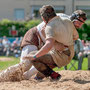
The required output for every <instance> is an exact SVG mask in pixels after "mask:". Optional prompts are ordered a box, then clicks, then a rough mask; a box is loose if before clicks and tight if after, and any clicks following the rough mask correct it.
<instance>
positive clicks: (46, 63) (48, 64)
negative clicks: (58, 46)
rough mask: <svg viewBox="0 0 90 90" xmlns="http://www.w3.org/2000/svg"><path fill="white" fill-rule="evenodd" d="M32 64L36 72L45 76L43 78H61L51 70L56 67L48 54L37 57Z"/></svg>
mask: <svg viewBox="0 0 90 90" xmlns="http://www.w3.org/2000/svg"><path fill="white" fill-rule="evenodd" d="M32 63H33V65H34V66H35V68H37V70H38V71H40V72H41V73H42V74H44V75H45V77H49V76H50V77H51V78H52V79H59V78H60V77H61V75H60V74H58V73H56V72H54V71H53V70H52V68H54V67H56V66H57V65H56V64H55V62H54V61H53V58H52V56H51V55H50V54H46V55H44V56H42V57H39V58H37V59H36V60H33V61H32Z"/></svg>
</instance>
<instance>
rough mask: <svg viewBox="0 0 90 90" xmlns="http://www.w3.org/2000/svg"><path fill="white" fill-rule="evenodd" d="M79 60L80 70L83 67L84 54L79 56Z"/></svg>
mask: <svg viewBox="0 0 90 90" xmlns="http://www.w3.org/2000/svg"><path fill="white" fill-rule="evenodd" d="M78 59H79V61H78V70H81V69H82V62H83V56H79V58H78Z"/></svg>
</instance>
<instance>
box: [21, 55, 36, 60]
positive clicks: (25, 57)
mask: <svg viewBox="0 0 90 90" xmlns="http://www.w3.org/2000/svg"><path fill="white" fill-rule="evenodd" d="M34 59H35V58H34V56H33V55H26V56H24V57H23V60H30V61H31V60H34Z"/></svg>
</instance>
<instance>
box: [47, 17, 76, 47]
mask: <svg viewBox="0 0 90 90" xmlns="http://www.w3.org/2000/svg"><path fill="white" fill-rule="evenodd" d="M74 29H75V27H74V26H73V24H72V22H71V21H70V20H68V19H61V18H60V17H58V16H57V17H55V18H53V19H52V20H51V21H50V22H49V23H48V24H47V26H46V29H45V32H46V38H49V37H53V38H54V39H55V40H56V41H58V42H60V43H63V44H64V45H67V46H69V45H73V30H74ZM49 34H50V35H49Z"/></svg>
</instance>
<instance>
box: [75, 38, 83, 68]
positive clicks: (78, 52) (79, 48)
mask: <svg viewBox="0 0 90 90" xmlns="http://www.w3.org/2000/svg"><path fill="white" fill-rule="evenodd" d="M74 49H75V56H74V58H75V59H78V60H79V61H78V70H81V69H82V62H83V58H84V53H83V52H84V46H83V44H82V41H81V40H80V39H78V40H76V41H75V45H74Z"/></svg>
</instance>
